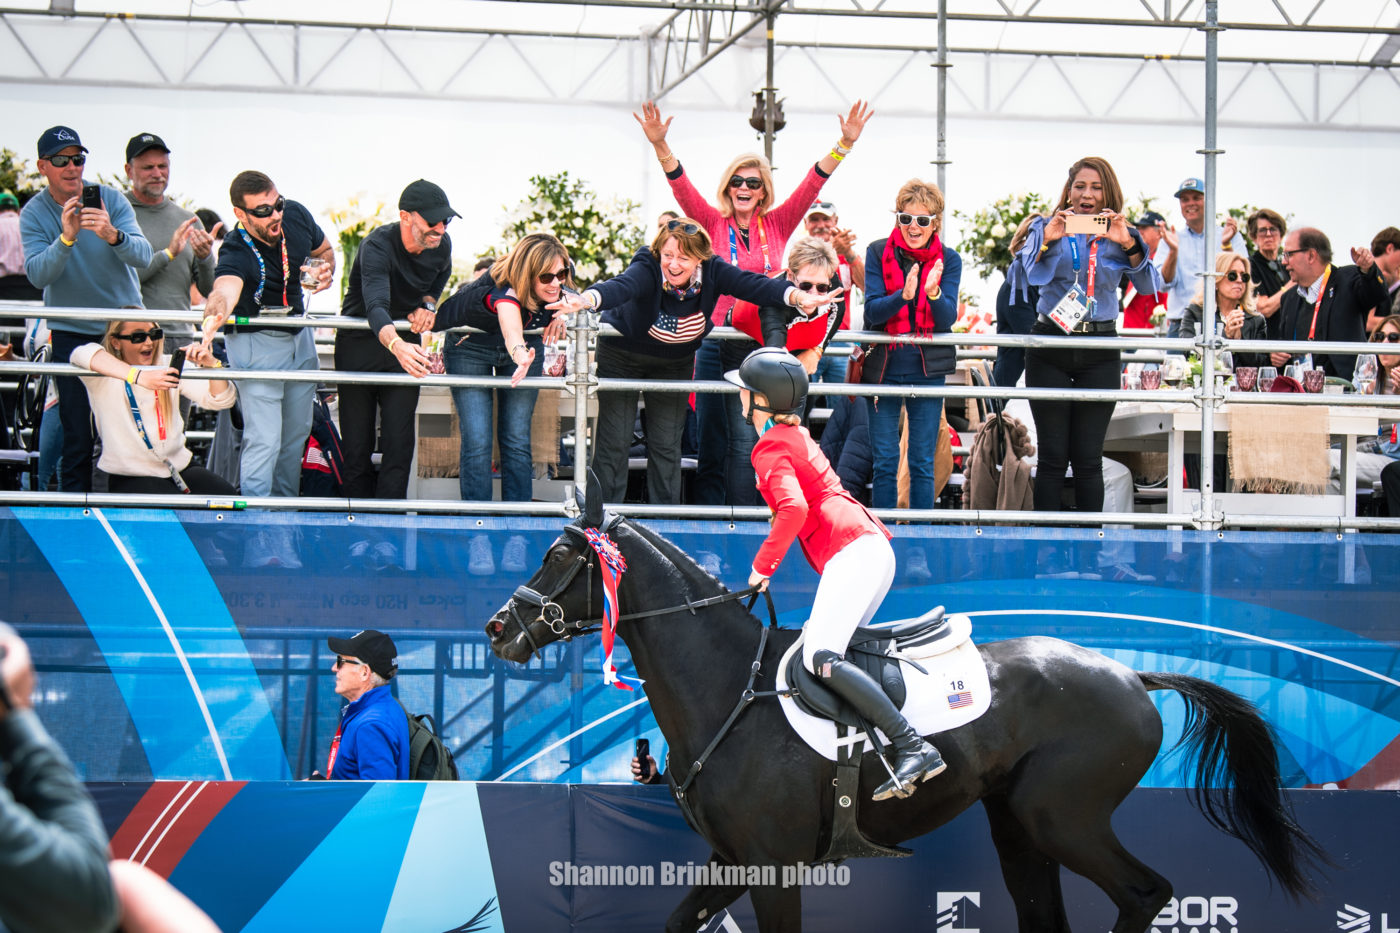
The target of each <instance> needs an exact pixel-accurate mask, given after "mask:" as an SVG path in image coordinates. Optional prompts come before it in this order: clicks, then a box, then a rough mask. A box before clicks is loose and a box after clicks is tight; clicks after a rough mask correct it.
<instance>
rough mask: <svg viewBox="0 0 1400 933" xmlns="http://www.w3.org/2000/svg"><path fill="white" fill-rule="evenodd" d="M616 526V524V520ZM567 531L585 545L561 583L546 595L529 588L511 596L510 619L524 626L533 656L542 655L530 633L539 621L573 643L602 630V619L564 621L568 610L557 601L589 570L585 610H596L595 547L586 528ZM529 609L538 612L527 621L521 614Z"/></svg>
mask: <svg viewBox="0 0 1400 933" xmlns="http://www.w3.org/2000/svg"><path fill="white" fill-rule="evenodd" d="M612 524H616V520H614V522H613V523H612ZM609 527H611V525H610V526H609ZM564 530H565V531H566V532H569V533H571V534H573V535H575V536H576V537H577V538H578V539H579V540H580V541H581V542H582V543H583V547H582V548H581V549H580V550H579V552H578V553H577V554H575V555H574V559H573V562H572V563H571V564H570V565H569V567H568V569H567V570H565V571H564V573H563V575H562V576H560V578H559V580H558V582H556V583H555V584H554V585H553V586H552V587H550V588H549V591H548V592H545V593H541V592H540V591H539V590H536V589H534V588H532V587H529V586H519V587H516V590H515V592H514V593H513V594H511V598H510V602H509V603H507V605H506V608H507V611H508V612H509V613H510V617H511V618H512V619H514V620H515V623H516V624H517V625H519V626H520V632H521V634H522V635H524V636H525V640H526V641H527V642H529V644H530V653H531V654H539V652H540V645H539V644H538V643H537V642H536V641H535V638H534V636H533V635H531V634H530V626H531V625H532V624H533V623H535V622H543V623H544V624H545V625H547V626H549V630H550V631H551V632H553V633H554V634H555V635H557V636H559V638H560V639H561V640H563V641H570V640H572V639H574V638H577V637H578V636H580V635H591V634H593V633H594V632H597V631H599V629H600V624H599V623H600V621H601V620H599V619H588V620H582V621H578V622H574V623H573V624H572V625H570V623H568V622H566V621H564V608H563V607H562V606H560V605H559V604H558V603H557V602H555V600H556V599H557V598H558V597H559V594H561V593H563V592H564V591H565V590H567V589H568V588H569V586H570V585H571V584H572V583H573V582H574V577H576V576H578V574H579V571H580V570H585V569H586V570H587V571H588V601H587V602H586V603H584V606H585V611H588V612H591V611H592V608H593V560H594V557H595V556H596V555H595V554H594V551H593V548H592V547H590V546H589V545H588V539H587V538H586V537H585V536H584V533H583V529H582V528H580V527H579V526H578V525H575V524H568V525H565V526H564ZM525 606H529V607H533V608H534V609H535V610H537V611H538V614H537V615H536V616H535V618H533V619H526V618H524V617H523V616H522V615H521V614H520V609H521V608H522V607H525Z"/></svg>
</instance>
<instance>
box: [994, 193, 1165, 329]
mask: <svg viewBox="0 0 1400 933" xmlns="http://www.w3.org/2000/svg"><path fill="white" fill-rule="evenodd" d="M1166 225H1167V219H1166V218H1165V217H1163V216H1162V215H1161V214H1159V213H1157V212H1156V211H1144V212H1143V214H1142V216H1141V217H1139V218H1138V219H1137V220H1135V221H1133V226H1134V227H1136V228H1137V232H1138V233H1139V234H1141V235H1142V242H1143V245H1144V246H1145V247H1146V248H1147V255H1149V256H1151V257H1152V264H1153V265H1154V266H1156V267H1157V268H1158V269H1161V268H1162V263H1164V262H1166V261H1167V252H1168V250H1167V247H1166V246H1165V245H1163V243H1162V230H1163V229H1164V228H1165V227H1166ZM1013 252H1014V250H1013ZM1129 291H1130V292H1131V293H1132V297H1130V298H1129V299H1128V303H1127V304H1126V305H1124V306H1123V326H1124V327H1131V328H1138V329H1146V328H1150V327H1152V315H1153V314H1155V313H1156V311H1157V309H1158V308H1162V309H1163V313H1165V309H1166V304H1167V293H1166V292H1165V291H1160V292H1157V293H1155V294H1152V295H1140V294H1138V290H1137V289H1136V288H1134V287H1132V286H1129ZM1027 333H1029V330H1028V331H1027Z"/></svg>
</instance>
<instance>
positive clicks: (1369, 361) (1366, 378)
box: [1351, 353, 1380, 395]
mask: <svg viewBox="0 0 1400 933" xmlns="http://www.w3.org/2000/svg"><path fill="white" fill-rule="evenodd" d="M1379 371H1380V361H1379V360H1377V359H1376V354H1374V353H1363V354H1361V355H1360V356H1358V357H1357V358H1356V369H1355V370H1354V371H1353V372H1352V376H1351V382H1352V385H1354V386H1356V391H1357V392H1360V393H1361V394H1362V395H1374V394H1375V392H1376V374H1377V373H1378V372H1379Z"/></svg>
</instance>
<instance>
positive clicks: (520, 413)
mask: <svg viewBox="0 0 1400 933" xmlns="http://www.w3.org/2000/svg"><path fill="white" fill-rule="evenodd" d="M454 339H455V338H449V339H448V341H447V347H446V349H445V351H444V352H443V362H444V364H445V365H446V367H447V372H448V374H449V375H452V376H510V375H513V374H514V373H515V363H513V362H511V359H510V354H509V353H507V352H506V348H505V347H504V346H495V345H492V344H482V343H479V342H478V343H473V342H472V340H471V339H470V338H469V339H468V340H466V341H465V342H462V343H460V344H459V343H454V342H453V341H454ZM525 342H526V343H527V344H529V346H530V348H531V349H533V350H534V351H535V362H534V363H533V364H531V366H530V372H529V375H531V376H538V375H540V374H541V373H543V372H544V343H543V342H542V341H541V340H540V338H539V337H528V338H526V341H525ZM539 394H540V393H539V390H538V389H509V388H507V389H473V388H465V387H462V386H455V387H453V389H452V401H453V402H454V403H455V404H456V405H457V420H458V422H459V424H460V426H461V429H462V456H461V460H460V461H459V467H458V470H459V472H458V477H457V482H458V484H459V486H460V488H461V490H462V499H463V500H464V501H467V502H490V501H491V440H492V437H493V435H494V436H495V439H496V441H497V443H498V444H499V446H500V448H501V501H502V502H529V501H530V499H531V498H532V490H533V484H534V478H535V469H534V462H533V461H532V460H531V457H530V419H531V418H533V417H534V415H535V398H536V397H537V396H538V395H539ZM493 400H494V402H495V407H497V408H499V410H500V420H499V421H498V422H497V423H496V424H495V426H494V428H493V426H492V420H493V412H492V407H493V406H492V402H493Z"/></svg>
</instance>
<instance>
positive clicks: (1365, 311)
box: [1271, 227, 1386, 379]
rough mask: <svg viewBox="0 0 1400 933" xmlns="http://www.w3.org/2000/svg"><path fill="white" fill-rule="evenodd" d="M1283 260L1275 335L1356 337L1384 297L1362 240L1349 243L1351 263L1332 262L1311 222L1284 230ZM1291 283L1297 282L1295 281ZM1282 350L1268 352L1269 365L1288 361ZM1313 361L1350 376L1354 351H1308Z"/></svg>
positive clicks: (1357, 340) (1338, 339)
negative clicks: (1284, 282)
mask: <svg viewBox="0 0 1400 933" xmlns="http://www.w3.org/2000/svg"><path fill="white" fill-rule="evenodd" d="M1283 261H1284V263H1285V264H1287V266H1288V273H1289V275H1290V276H1291V277H1292V280H1293V283H1294V284H1293V286H1290V287H1288V288H1286V289H1284V292H1283V301H1282V302H1281V303H1280V305H1279V311H1278V318H1279V322H1280V323H1279V331H1278V333H1277V334H1276V335H1274V336H1277V338H1278V339H1280V340H1327V341H1335V342H1339V343H1340V342H1345V343H1361V342H1362V341H1364V340H1365V339H1366V322H1367V320H1368V319H1369V318H1370V315H1371V312H1372V310H1373V309H1374V308H1375V307H1376V305H1378V304H1380V303H1381V301H1382V299H1384V298H1385V297H1386V290H1385V282H1383V281H1382V280H1381V272H1380V269H1379V268H1378V267H1377V265H1376V258H1375V257H1374V256H1372V255H1371V251H1370V250H1369V249H1367V248H1366V247H1364V246H1357V247H1352V250H1351V261H1352V262H1353V263H1354V265H1350V266H1334V265H1333V264H1332V243H1331V241H1330V240H1328V239H1327V236H1326V234H1324V233H1323V232H1322V231H1321V230H1318V229H1315V228H1313V227H1299V228H1297V229H1296V230H1290V231H1288V235H1287V236H1285V237H1284V238H1283ZM1294 286H1296V287H1294ZM1301 352H1303V351H1288V350H1283V351H1279V352H1277V353H1274V354H1272V355H1271V359H1272V361H1273V364H1274V366H1284V365H1287V364H1288V363H1289V362H1290V361H1291V360H1292V357H1293V356H1294V355H1295V353H1301ZM1313 364H1314V365H1315V366H1320V367H1322V369H1323V370H1325V371H1326V373H1327V375H1329V376H1339V377H1341V378H1343V379H1350V378H1351V376H1352V369H1353V367H1354V366H1355V365H1356V357H1355V356H1351V355H1348V356H1339V355H1337V354H1332V353H1317V354H1314V355H1313Z"/></svg>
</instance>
